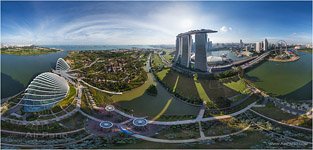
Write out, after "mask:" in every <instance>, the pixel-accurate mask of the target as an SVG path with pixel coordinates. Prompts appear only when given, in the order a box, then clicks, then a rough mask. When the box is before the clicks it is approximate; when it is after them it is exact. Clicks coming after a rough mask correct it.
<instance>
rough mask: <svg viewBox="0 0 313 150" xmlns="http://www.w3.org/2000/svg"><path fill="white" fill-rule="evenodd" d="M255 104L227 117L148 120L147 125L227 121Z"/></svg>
mask: <svg viewBox="0 0 313 150" xmlns="http://www.w3.org/2000/svg"><path fill="white" fill-rule="evenodd" d="M255 103H256V102H254V103H252V104H250V105H248V106H247V107H246V108H244V109H242V110H240V111H237V112H235V113H232V114H229V115H223V116H216V117H208V118H197V119H192V120H179V121H168V122H165V121H151V120H148V123H150V124H157V125H178V124H190V123H196V122H204V121H212V120H219V119H227V118H232V117H234V116H237V115H239V114H241V113H243V112H245V111H247V110H248V109H250V108H251V107H253V106H254V105H255Z"/></svg>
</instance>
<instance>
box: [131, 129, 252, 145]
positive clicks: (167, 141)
mask: <svg viewBox="0 0 313 150" xmlns="http://www.w3.org/2000/svg"><path fill="white" fill-rule="evenodd" d="M249 128H250V126H248V127H246V128H244V129H243V130H240V131H238V132H234V133H231V134H226V135H219V136H209V137H203V138H201V137H200V138H197V139H186V140H167V139H157V138H151V137H147V136H143V135H139V134H133V135H132V136H134V137H136V138H139V139H142V140H146V141H150V142H157V143H191V142H198V141H203V140H211V139H216V138H225V137H229V136H232V135H237V134H239V133H242V132H244V131H246V130H248V129H249Z"/></svg>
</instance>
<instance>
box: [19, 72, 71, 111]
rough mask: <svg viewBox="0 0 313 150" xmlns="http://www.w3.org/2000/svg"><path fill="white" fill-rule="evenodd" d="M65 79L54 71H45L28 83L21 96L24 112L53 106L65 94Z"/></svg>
mask: <svg viewBox="0 0 313 150" xmlns="http://www.w3.org/2000/svg"><path fill="white" fill-rule="evenodd" d="M68 92H69V85H68V83H67V81H66V80H65V79H64V78H63V77H60V76H58V75H56V74H54V73H51V72H45V73H42V74H40V75H38V76H36V78H35V79H33V81H32V82H31V83H30V84H29V85H28V87H27V89H26V90H25V94H24V96H23V98H22V101H23V106H24V111H25V112H38V111H42V110H46V109H49V108H51V107H52V106H54V105H55V104H56V103H58V102H59V101H61V100H62V99H64V98H65V97H66V96H67V93H68Z"/></svg>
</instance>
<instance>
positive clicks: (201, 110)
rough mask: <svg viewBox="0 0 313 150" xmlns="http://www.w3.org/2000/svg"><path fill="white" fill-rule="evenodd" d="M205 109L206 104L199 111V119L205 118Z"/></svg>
mask: <svg viewBox="0 0 313 150" xmlns="http://www.w3.org/2000/svg"><path fill="white" fill-rule="evenodd" d="M205 108H206V106H205V104H202V106H201V109H200V111H199V114H198V116H197V119H201V118H203V115H204V112H205Z"/></svg>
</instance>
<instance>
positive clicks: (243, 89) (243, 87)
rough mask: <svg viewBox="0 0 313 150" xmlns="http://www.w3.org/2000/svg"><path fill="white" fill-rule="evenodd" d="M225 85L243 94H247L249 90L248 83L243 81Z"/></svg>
mask: <svg viewBox="0 0 313 150" xmlns="http://www.w3.org/2000/svg"><path fill="white" fill-rule="evenodd" d="M224 85H225V86H227V87H229V88H231V89H233V90H235V91H237V92H240V93H242V94H245V92H246V88H247V86H246V83H245V82H244V80H243V79H240V80H238V81H232V82H228V83H224Z"/></svg>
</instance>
